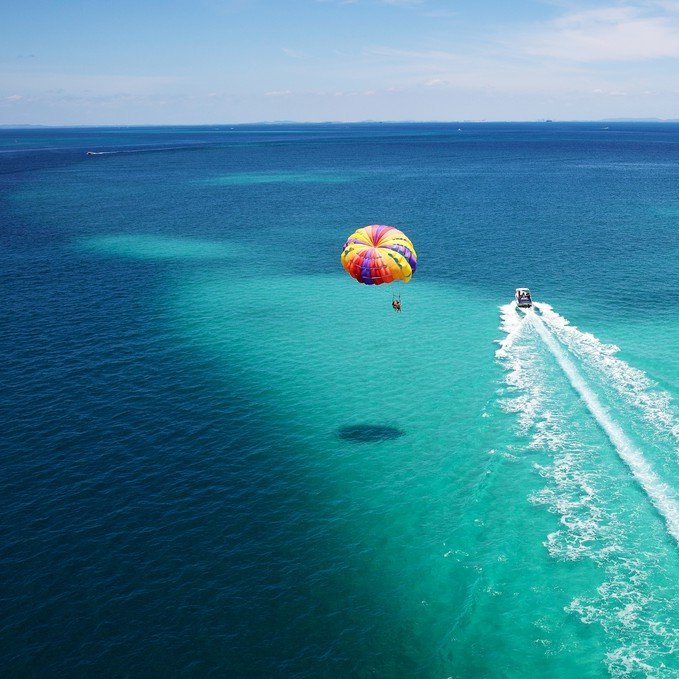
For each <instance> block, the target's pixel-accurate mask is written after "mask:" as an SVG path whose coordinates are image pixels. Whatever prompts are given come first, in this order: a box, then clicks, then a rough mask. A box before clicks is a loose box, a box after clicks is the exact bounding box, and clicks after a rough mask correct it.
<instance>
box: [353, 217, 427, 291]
mask: <svg viewBox="0 0 679 679" xmlns="http://www.w3.org/2000/svg"><path fill="white" fill-rule="evenodd" d="M340 259H341V261H342V266H343V267H344V268H345V270H346V272H347V273H348V274H349V275H350V276H351V277H352V278H355V279H356V280H357V281H358V282H359V283H364V284H365V285H381V284H382V283H393V282H394V281H403V282H404V283H408V282H410V279H411V278H412V277H413V274H414V273H415V269H416V268H417V253H416V252H415V248H414V247H413V244H412V243H411V242H410V239H409V238H408V237H407V236H406V235H405V234H404V233H403V232H402V231H399V230H398V229H395V228H394V227H393V226H384V225H383V224H372V225H371V226H364V227H362V228H360V229H358V230H357V231H354V233H352V234H351V236H349V238H348V239H347V242H346V243H345V244H344V250H342V255H341V258H340Z"/></svg>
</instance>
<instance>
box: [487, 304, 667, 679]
mask: <svg viewBox="0 0 679 679" xmlns="http://www.w3.org/2000/svg"><path fill="white" fill-rule="evenodd" d="M535 309H536V311H533V310H528V311H527V312H523V311H522V312H519V310H518V309H517V308H516V305H515V304H514V303H511V304H507V305H505V306H503V307H500V313H501V326H500V329H501V330H502V331H503V332H504V333H505V336H504V337H503V338H502V339H501V340H498V344H499V348H498V349H497V351H496V357H497V359H498V361H499V362H500V363H501V364H502V365H503V367H504V368H505V370H506V374H505V383H506V385H507V387H506V389H504V390H503V398H502V400H501V407H502V408H503V410H505V412H510V413H515V414H516V415H517V435H518V437H519V439H518V440H519V441H522V442H523V443H519V444H518V445H513V446H512V450H511V451H507V452H508V453H509V454H511V455H512V457H513V458H514V459H517V458H518V459H522V458H523V459H526V460H530V459H535V458H534V455H535V453H537V452H538V451H539V452H541V453H542V459H541V460H540V462H539V463H536V462H533V463H532V464H533V467H534V468H535V470H536V472H537V474H538V475H539V478H540V479H541V481H542V482H543V484H544V485H543V487H542V488H540V489H538V490H533V491H530V492H529V495H528V500H529V501H530V502H531V503H532V504H534V505H538V506H544V507H546V508H547V509H548V511H549V512H550V513H553V514H555V515H557V516H558V517H559V527H558V529H557V530H554V531H553V532H551V533H550V534H548V535H547V536H546V539H545V541H544V545H545V547H546V549H547V550H548V552H549V554H550V555H551V556H552V557H553V558H555V559H557V560H560V561H577V560H582V559H588V560H591V561H593V562H594V563H595V564H597V566H599V567H600V568H601V569H602V571H603V573H604V577H605V580H604V582H603V584H601V585H600V586H598V587H597V588H596V591H595V592H591V591H586V590H585V591H583V593H582V594H581V595H578V596H576V597H575V598H574V599H573V600H572V601H571V602H570V604H569V605H568V606H567V607H566V609H565V610H566V611H567V612H569V613H572V614H575V615H577V616H578V617H579V618H580V620H582V622H584V623H586V624H591V623H599V624H600V625H601V626H602V627H603V629H604V630H605V631H606V633H607V636H608V637H609V638H610V640H611V644H612V645H611V647H610V649H609V650H608V652H607V655H606V664H607V666H608V670H609V672H610V673H611V674H612V675H614V676H620V677H630V676H658V677H661V676H662V677H664V676H671V675H672V672H673V671H674V670H679V668H676V667H673V668H671V667H670V666H671V665H672V664H673V663H674V664H675V665H676V663H675V662H674V661H672V660H671V658H672V657H673V656H674V654H675V653H676V649H677V647H678V646H679V631H678V630H677V629H676V627H675V626H673V625H672V624H670V623H669V622H668V621H670V618H671V615H670V613H671V611H672V610H676V606H677V604H678V603H679V602H678V601H677V594H676V582H675V578H676V569H675V570H674V571H673V570H672V567H671V566H670V565H668V564H674V565H676V544H675V542H679V506H678V503H677V499H676V494H675V493H674V491H673V489H672V487H671V486H670V485H669V484H668V483H666V482H665V481H664V480H663V477H665V478H673V477H672V476H671V475H670V476H667V475H666V471H667V469H668V465H671V462H672V461H674V460H675V459H676V442H677V432H678V429H677V420H676V417H675V414H674V411H673V404H672V402H671V399H670V397H669V395H668V394H666V393H664V392H662V391H660V390H658V389H657V388H656V386H655V385H654V383H653V382H652V381H651V380H650V379H649V378H648V377H647V376H646V375H645V374H644V373H643V372H642V371H640V370H638V369H636V368H633V367H632V366H630V365H628V364H627V363H625V362H624V361H622V360H621V359H619V358H617V357H616V356H615V354H616V353H617V351H618V348H617V347H614V346H611V345H606V344H604V343H602V342H600V340H598V339H597V338H596V337H594V336H593V335H591V334H588V333H584V332H581V331H580V330H578V329H577V328H576V327H574V326H572V325H570V323H569V322H568V321H567V320H566V319H565V318H563V317H562V316H560V315H559V314H557V313H556V312H555V311H554V310H553V309H552V308H551V307H550V306H549V305H547V304H540V303H536V304H535ZM564 377H565V379H564ZM576 423H577V424H576ZM630 423H637V426H636V428H632V427H631V424H630ZM602 432H603V434H605V438H604V436H603V435H602ZM606 439H608V441H610V443H611V444H612V448H613V449H614V451H615V453H616V454H617V458H618V459H619V460H622V461H624V463H625V465H626V467H625V466H623V465H620V464H617V465H616V457H615V456H612V455H611V454H610V453H609V454H608V455H607V454H606V448H607V446H606V443H605V442H606ZM626 469H628V470H629V471H631V476H632V477H633V478H634V481H635V482H636V484H637V487H638V488H640V489H641V490H643V493H644V496H645V498H646V502H645V503H644V501H643V500H642V498H643V497H644V496H640V495H639V493H638V490H637V491H635V489H634V483H632V481H631V479H630V476H629V472H626ZM644 504H645V507H644ZM651 505H652V507H653V508H655V511H656V512H657V513H658V514H659V515H660V517H661V518H662V519H663V523H664V530H663V529H661V525H662V524H661V523H660V522H657V523H656V525H655V527H654V526H653V523H654V522H653V519H652V509H651ZM670 536H671V537H670ZM649 544H651V545H653V546H652V547H649ZM673 573H674V575H673ZM583 586H585V585H584V583H583Z"/></svg>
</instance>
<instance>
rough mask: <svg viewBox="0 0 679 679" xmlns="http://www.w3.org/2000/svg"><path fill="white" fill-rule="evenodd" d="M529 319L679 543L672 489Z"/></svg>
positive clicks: (539, 323) (540, 325)
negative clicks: (663, 481)
mask: <svg viewBox="0 0 679 679" xmlns="http://www.w3.org/2000/svg"><path fill="white" fill-rule="evenodd" d="M527 319H528V321H529V322H530V324H531V325H532V326H533V327H534V328H535V329H536V330H537V332H538V333H539V335H540V337H541V338H542V339H543V341H544V342H545V344H546V345H547V347H548V348H549V350H550V351H551V352H552V354H553V355H554V358H556V360H557V362H558V363H559V365H560V366H561V369H562V370H563V371H564V373H565V374H566V376H567V377H568V380H569V382H570V383H571V385H572V387H573V388H574V389H575V390H576V391H577V392H578V394H579V395H580V398H581V399H582V400H583V402H584V403H585V405H586V406H587V408H588V409H589V411H590V412H591V413H592V415H593V416H594V418H595V419H596V421H597V422H598V423H599V426H600V427H601V428H602V429H603V430H604V432H605V433H606V435H607V436H608V438H609V439H610V440H611V443H613V445H614V446H615V449H616V450H617V451H618V454H619V456H620V457H621V458H622V460H624V462H625V463H626V464H627V465H628V466H629V468H630V469H631V471H632V474H633V475H634V478H635V479H636V480H637V481H638V482H639V485H640V486H641V487H642V488H643V489H644V491H645V492H646V494H647V495H648V497H649V498H650V499H651V501H652V502H653V504H654V506H655V507H656V509H657V510H658V511H659V512H660V514H661V515H662V516H663V517H664V519H665V522H666V524H667V529H668V531H669V533H670V535H672V537H673V538H674V539H675V540H676V541H677V542H679V504H677V501H676V499H675V497H674V493H673V491H672V489H671V488H669V486H668V485H667V484H665V483H662V482H661V480H660V479H659V478H658V476H657V475H656V474H655V472H654V471H653V469H652V468H651V466H650V465H649V463H648V462H647V460H646V459H645V458H644V456H643V454H642V453H641V451H640V450H638V449H637V448H636V447H635V446H634V444H633V443H632V442H631V441H630V439H629V438H628V437H627V435H626V434H625V433H624V432H623V430H622V429H621V428H620V426H619V425H618V424H617V423H616V422H614V421H613V420H612V418H611V417H610V416H609V414H608V413H607V412H606V410H605V409H604V407H603V406H602V405H601V403H600V401H599V399H598V397H597V396H596V394H595V393H594V392H593V391H592V389H590V387H589V386H588V385H587V383H586V382H585V380H584V379H583V378H582V376H581V375H580V373H579V371H578V369H577V368H576V366H575V364H574V363H573V361H571V359H570V358H569V357H568V356H567V354H566V352H565V351H564V349H563V348H562V347H561V346H560V345H559V344H558V343H557V341H556V340H555V339H554V337H553V336H552V335H551V333H550V332H549V330H548V329H547V327H546V325H545V323H544V322H543V320H542V318H541V317H539V316H537V315H535V314H528V315H527Z"/></svg>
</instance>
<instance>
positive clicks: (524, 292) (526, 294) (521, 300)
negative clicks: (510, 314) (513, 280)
mask: <svg viewBox="0 0 679 679" xmlns="http://www.w3.org/2000/svg"><path fill="white" fill-rule="evenodd" d="M514 298H515V299H516V305H517V306H519V307H521V308H522V309H527V308H529V307H532V306H533V300H532V299H531V296H530V290H529V289H528V288H517V289H516V292H515V293H514Z"/></svg>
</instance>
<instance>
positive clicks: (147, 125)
mask: <svg viewBox="0 0 679 679" xmlns="http://www.w3.org/2000/svg"><path fill="white" fill-rule="evenodd" d="M603 123H618V124H619V123H623V124H641V123H657V124H665V123H668V124H676V123H679V118H601V119H597V120H557V119H539V120H350V121H341V120H324V121H305V120H260V121H256V122H239V123H229V122H226V123H139V124H126V125H121V124H117V123H108V124H106V123H101V124H82V125H32V124H25V123H16V124H14V123H12V124H2V125H0V130H49V129H83V128H91V129H97V128H99V129H101V128H116V129H131V128H135V129H136V128H151V127H192V128H196V127H253V126H263V125H267V126H272V127H275V126H281V127H283V126H285V125H315V126H321V125H326V126H327V125H502V124H507V125H512V124H514V125H528V124H534V125H550V124H560V125H563V124H569V125H587V124H603Z"/></svg>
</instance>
